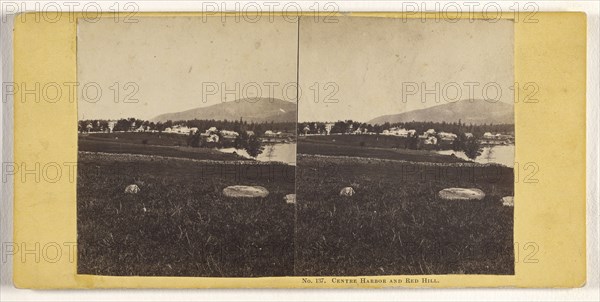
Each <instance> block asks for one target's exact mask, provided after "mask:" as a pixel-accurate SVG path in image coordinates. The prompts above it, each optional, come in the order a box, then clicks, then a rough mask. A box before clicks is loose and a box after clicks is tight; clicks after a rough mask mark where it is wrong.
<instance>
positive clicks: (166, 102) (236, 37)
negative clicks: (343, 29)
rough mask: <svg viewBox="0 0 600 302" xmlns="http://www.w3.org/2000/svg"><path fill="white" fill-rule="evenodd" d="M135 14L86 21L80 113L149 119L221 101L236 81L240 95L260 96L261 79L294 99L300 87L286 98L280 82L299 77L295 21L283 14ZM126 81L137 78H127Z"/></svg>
mask: <svg viewBox="0 0 600 302" xmlns="http://www.w3.org/2000/svg"><path fill="white" fill-rule="evenodd" d="M137 19H138V20H139V22H138V23H124V22H123V21H122V20H121V22H115V21H114V19H113V18H104V19H102V20H101V21H100V22H96V23H89V22H85V21H80V23H79V25H78V28H77V30H78V33H77V73H78V82H79V85H80V86H79V90H80V94H79V95H81V94H82V93H86V94H87V98H86V99H84V98H82V97H80V100H79V108H78V110H79V118H80V119H81V118H86V119H91V118H122V117H137V118H143V119H150V118H152V117H154V116H157V115H159V114H163V113H167V112H177V111H183V110H187V109H191V108H196V107H203V106H208V105H214V104H217V103H218V102H220V101H221V92H224V91H225V90H231V91H235V90H236V89H235V87H236V86H235V85H236V83H239V91H238V92H237V94H238V95H239V96H245V95H247V96H252V97H254V96H257V91H258V89H257V87H258V88H260V91H261V92H260V95H262V96H263V97H267V96H268V95H269V94H272V95H273V96H274V97H276V98H283V99H288V100H290V101H292V100H293V101H295V99H296V94H295V88H294V89H292V88H293V87H292V88H290V89H289V91H288V96H289V98H285V97H283V96H282V93H283V88H282V87H284V86H285V85H286V84H287V83H291V85H292V86H293V85H295V83H296V54H297V45H298V43H297V33H298V27H297V26H298V24H297V21H295V20H292V22H290V20H289V19H283V18H281V17H279V18H274V19H273V20H269V19H268V18H261V20H259V21H258V22H256V23H251V22H245V21H244V19H241V20H238V21H236V20H235V18H233V17H229V18H227V19H226V20H225V21H223V20H222V19H221V17H208V18H205V19H203V18H202V17H154V18H152V17H147V18H139V17H138V18H137ZM128 82H132V83H134V84H133V85H129V86H127V85H126V83H128ZM114 83H119V84H118V85H115V84H114ZM203 83H204V85H203ZM253 83H255V84H253ZM271 83H277V84H278V85H279V86H275V84H271ZM222 84H225V85H224V86H223V85H222ZM84 85H87V86H86V88H85V89H84V88H83V87H84ZM96 87H99V88H100V89H101V91H102V95H101V97H98V98H97V97H96ZM244 87H246V89H245V90H244ZM270 87H273V88H270ZM278 87H279V89H277V88H278ZM294 87H295V86H294ZM288 88H289V85H288ZM136 89H137V92H136V93H135V94H134V96H133V97H132V98H133V99H137V100H138V101H137V102H136V103H124V102H123V100H124V99H125V98H126V96H127V95H128V94H130V93H133V92H134V91H135V90H136ZM116 91H119V97H118V99H119V102H118V103H115V99H116V98H115V94H116ZM203 91H204V92H206V94H205V96H206V97H204V98H203ZM211 93H216V94H215V95H212V94H211ZM226 96H227V98H228V100H234V99H236V98H237V97H236V92H232V93H230V94H228V95H226ZM203 99H204V100H205V101H206V102H203Z"/></svg>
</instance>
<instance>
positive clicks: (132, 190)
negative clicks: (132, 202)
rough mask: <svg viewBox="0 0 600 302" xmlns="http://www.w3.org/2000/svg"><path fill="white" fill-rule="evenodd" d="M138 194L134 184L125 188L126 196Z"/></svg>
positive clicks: (137, 188)
mask: <svg viewBox="0 0 600 302" xmlns="http://www.w3.org/2000/svg"><path fill="white" fill-rule="evenodd" d="M139 192H140V187H138V185H135V184H133V185H128V186H127V187H126V188H125V193H126V194H137V193H139Z"/></svg>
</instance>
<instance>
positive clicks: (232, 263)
mask: <svg viewBox="0 0 600 302" xmlns="http://www.w3.org/2000/svg"><path fill="white" fill-rule="evenodd" d="M136 135H141V134H136V133H132V134H128V135H127V136H124V135H122V134H119V139H115V136H110V135H96V134H92V135H89V136H81V137H80V139H79V150H80V152H79V162H78V177H77V211H78V216H77V217H78V223H77V225H78V272H79V273H80V274H94V275H114V276H134V275H139V276H212V277H221V276H227V277H257V276H292V275H296V276H326V275H335V276H342V275H344V276H353V275H354V276H356V275H401V274H406V275H416V274H419V275H420V274H508V275H510V274H514V252H513V208H511V207H503V206H502V203H501V201H500V199H501V198H502V197H503V196H509V195H513V194H514V191H513V188H514V180H513V177H514V176H513V169H512V168H508V167H504V166H500V165H481V164H474V163H469V162H465V161H463V160H461V159H458V158H455V157H453V156H446V155H439V154H435V153H430V152H428V151H422V150H406V149H402V148H400V149H398V148H386V147H382V146H379V147H367V146H360V145H357V143H356V142H352V141H350V140H349V141H348V142H346V143H344V142H340V141H336V142H337V143H336V142H332V141H330V140H329V141H327V140H324V141H318V140H311V139H307V140H304V139H301V140H299V143H298V153H299V154H298V158H297V167H294V166H289V165H285V164H279V163H262V162H255V161H251V160H247V159H244V158H241V157H239V156H237V155H235V154H227V153H222V152H219V151H216V150H213V149H208V148H190V147H184V146H178V145H177V140H178V139H180V137H171V136H166V137H162V136H161V137H160V138H159V137H157V136H148V137H145V136H144V137H142V136H136ZM144 140H148V141H146V142H144ZM136 181H137V182H138V183H139V184H140V192H139V193H138V194H124V188H125V187H126V186H127V185H129V184H132V183H134V182H136ZM238 184H244V185H260V186H263V187H265V188H267V189H268V190H269V191H270V194H269V196H267V197H266V198H252V199H234V198H228V197H224V196H223V194H222V190H223V188H225V187H226V186H229V185H238ZM346 186H352V187H353V188H354V189H355V191H356V194H355V195H354V196H351V197H342V196H339V191H340V189H341V188H343V187H346ZM448 187H466V188H480V189H481V190H483V191H484V192H485V193H486V197H485V199H484V200H482V201H467V202H465V201H462V202H461V201H445V200H440V199H439V198H438V197H437V192H438V191H439V190H441V189H444V188H448ZM291 193H296V194H297V204H295V205H294V204H286V203H285V202H284V201H283V197H284V196H285V195H286V194H291Z"/></svg>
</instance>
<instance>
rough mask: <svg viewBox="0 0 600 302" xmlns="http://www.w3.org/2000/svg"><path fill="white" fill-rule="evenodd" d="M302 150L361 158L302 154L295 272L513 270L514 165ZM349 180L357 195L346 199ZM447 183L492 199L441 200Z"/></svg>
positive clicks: (316, 147)
mask: <svg viewBox="0 0 600 302" xmlns="http://www.w3.org/2000/svg"><path fill="white" fill-rule="evenodd" d="M333 148H335V149H333ZM298 149H299V153H307V152H306V150H310V151H311V152H310V153H311V154H326V155H332V154H333V155H350V156H357V157H346V156H315V155H302V154H301V155H300V156H299V157H298V162H297V165H298V166H297V167H298V169H297V179H296V180H297V187H296V190H297V191H296V192H297V198H298V204H297V224H296V228H297V230H296V234H297V236H296V251H297V253H296V274H297V275H309V276H313V275H316V276H327V275H337V276H344V275H346V276H356V275H401V274H514V252H513V209H512V208H508V207H503V206H502V203H501V201H500V198H502V197H503V196H508V195H513V188H514V180H513V169H511V168H507V167H502V166H482V165H474V164H465V163H450V161H453V160H446V162H444V161H445V160H444V157H443V156H440V157H437V156H436V157H435V160H430V161H428V160H426V159H427V155H426V154H424V155H420V156H419V157H418V159H419V160H418V161H428V162H423V163H420V162H415V163H410V162H404V160H410V159H412V160H416V159H417V158H416V156H417V155H418V154H414V155H413V154H407V153H402V152H400V153H396V154H394V153H393V152H398V151H394V150H383V151H380V150H379V149H370V148H366V149H364V148H360V147H354V146H351V145H338V146H330V145H328V144H316V143H314V142H309V143H308V144H306V143H305V142H304V141H300V143H299V146H298ZM331 150H337V152H332V151H331ZM358 150H365V151H364V152H360V151H358ZM402 151H404V150H402ZM382 154H383V155H384V156H381V155H382ZM361 157H364V158H361ZM366 157H371V158H366ZM373 157H382V158H392V159H395V160H385V159H377V158H373ZM432 158H433V156H432ZM431 162H437V163H431ZM346 186H352V187H353V188H354V189H355V191H356V194H355V195H354V196H352V197H340V196H339V191H340V189H341V188H343V187H346ZM448 187H467V188H480V189H481V190H483V191H484V192H485V193H486V197H485V199H484V200H483V201H472V202H460V201H444V200H439V199H438V197H437V192H439V190H441V189H444V188H448Z"/></svg>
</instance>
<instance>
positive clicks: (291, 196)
mask: <svg viewBox="0 0 600 302" xmlns="http://www.w3.org/2000/svg"><path fill="white" fill-rule="evenodd" d="M283 200H285V203H289V204H294V203H296V194H287V195H285V197H283Z"/></svg>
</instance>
